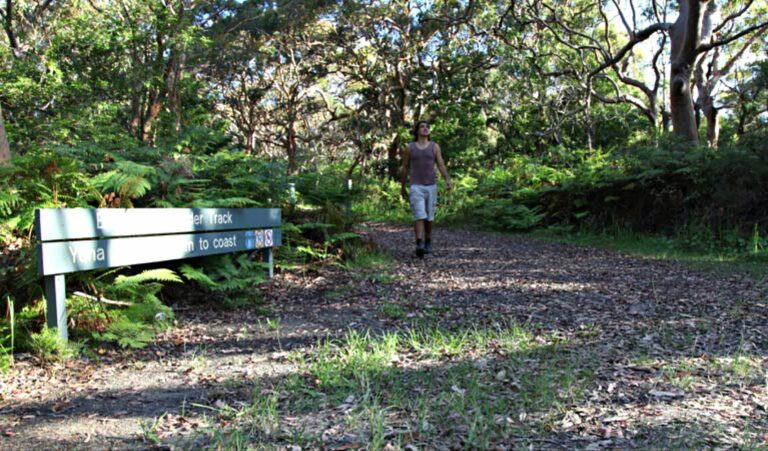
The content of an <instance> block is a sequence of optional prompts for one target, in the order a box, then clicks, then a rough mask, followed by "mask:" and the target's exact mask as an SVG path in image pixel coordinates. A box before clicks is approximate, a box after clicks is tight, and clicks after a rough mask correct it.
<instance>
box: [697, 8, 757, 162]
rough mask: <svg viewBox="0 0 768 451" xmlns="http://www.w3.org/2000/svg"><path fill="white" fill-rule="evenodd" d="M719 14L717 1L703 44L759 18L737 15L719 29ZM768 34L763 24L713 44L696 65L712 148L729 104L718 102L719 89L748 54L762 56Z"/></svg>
mask: <svg viewBox="0 0 768 451" xmlns="http://www.w3.org/2000/svg"><path fill="white" fill-rule="evenodd" d="M765 13H768V8H764V9H763V12H762V14H765ZM719 14H720V11H719V10H718V5H717V3H716V2H714V1H711V2H709V3H707V9H706V11H705V13H704V15H703V21H702V32H701V34H702V37H701V41H702V43H703V44H711V43H713V42H716V40H717V39H718V37H719V36H721V35H723V34H724V33H727V32H728V28H730V29H731V30H732V29H733V28H737V27H742V28H743V27H746V26H750V25H755V24H756V22H757V21H758V18H757V17H747V18H744V20H743V21H740V20H739V19H740V18H739V17H734V19H733V21H732V22H728V23H725V22H724V23H721V24H720V26H719V27H718V28H717V29H716V28H715V24H714V22H715V18H716V17H717V16H718V15H719ZM739 22H741V23H739ZM726 27H728V28H726ZM724 28H726V29H725V30H724ZM766 33H768V26H763V27H761V28H758V29H757V30H756V31H755V32H754V33H751V34H750V35H748V36H745V37H744V38H743V39H741V40H738V41H735V42H732V43H728V44H727V45H725V44H724V45H721V46H716V47H713V48H712V49H710V50H708V51H706V52H703V53H702V54H701V55H699V56H698V58H697V61H696V64H695V66H694V80H695V86H696V94H697V96H696V103H695V107H696V110H697V111H698V110H701V112H702V113H703V116H704V118H705V119H706V124H707V128H706V137H707V143H708V144H709V146H710V147H717V144H718V139H719V136H720V126H719V118H718V112H719V111H720V110H721V109H722V108H725V107H727V103H723V102H721V103H720V104H719V105H718V101H717V99H716V96H717V93H718V90H719V89H720V88H722V86H721V85H722V81H723V79H725V78H726V77H728V76H729V75H730V73H731V72H732V71H733V70H734V69H735V68H736V67H737V64H738V63H739V61H740V60H741V59H742V58H743V57H744V56H745V55H758V54H760V52H761V51H764V50H765V48H766V47H765V45H766V43H765V42H764V41H762V40H761V38H762V37H763V36H765V35H766ZM697 119H698V117H697Z"/></svg>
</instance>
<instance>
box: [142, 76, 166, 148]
mask: <svg viewBox="0 0 768 451" xmlns="http://www.w3.org/2000/svg"><path fill="white" fill-rule="evenodd" d="M148 97H149V100H148V102H147V112H146V114H145V115H144V121H143V122H142V123H141V142H142V144H149V145H152V144H154V143H153V139H152V125H153V124H154V122H155V119H157V116H159V115H160V108H161V107H162V104H161V100H162V98H161V95H160V92H159V90H157V89H153V90H152V91H151V92H150V93H149V96H148Z"/></svg>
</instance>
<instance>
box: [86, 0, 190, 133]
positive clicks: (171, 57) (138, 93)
mask: <svg viewBox="0 0 768 451" xmlns="http://www.w3.org/2000/svg"><path fill="white" fill-rule="evenodd" d="M198 6H199V5H198V4H197V2H196V1H195V0H148V1H139V0H117V1H105V2H103V5H102V6H95V8H96V9H97V10H98V11H99V12H101V13H102V14H106V15H108V17H109V18H110V19H111V21H112V26H113V27H115V28H116V29H119V30H120V31H121V34H122V39H124V49H125V51H126V52H127V54H126V55H125V66H124V67H123V68H122V69H123V73H122V74H121V75H122V76H123V77H124V79H125V80H126V81H127V82H128V87H127V89H128V90H129V95H128V98H129V117H128V121H127V127H128V129H129V130H130V132H131V134H132V135H133V136H134V137H136V138H137V139H139V140H140V141H141V142H143V143H147V144H154V142H155V137H156V131H157V130H156V121H157V119H158V117H159V116H160V113H161V111H162V110H163V109H164V108H165V109H167V110H168V111H169V112H170V113H171V114H172V116H173V118H174V119H173V129H174V131H175V132H176V133H178V132H179V130H180V128H181V118H182V106H181V105H180V86H181V83H182V80H183V78H184V77H190V76H192V73H193V68H191V67H190V66H189V64H188V58H189V55H190V50H191V49H192V48H193V47H194V46H195V45H199V44H200V43H201V42H202V38H203V37H202V33H201V29H200V27H199V26H198V24H196V23H195V10H196V8H197V7H198Z"/></svg>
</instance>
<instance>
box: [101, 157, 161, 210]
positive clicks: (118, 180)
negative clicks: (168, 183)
mask: <svg viewBox="0 0 768 451" xmlns="http://www.w3.org/2000/svg"><path fill="white" fill-rule="evenodd" d="M116 166H117V167H116V169H114V170H112V171H109V172H105V173H102V174H99V175H98V176H96V177H94V179H93V184H94V186H96V187H97V188H99V189H100V190H101V191H102V192H104V193H106V192H110V191H112V192H115V193H118V194H119V195H120V197H122V198H125V199H128V200H131V199H137V198H139V197H142V196H143V195H145V194H147V193H148V192H149V190H150V189H152V181H153V180H156V179H157V176H158V174H157V169H155V168H154V167H152V166H146V165H142V164H139V163H135V162H133V161H119V162H117V163H116Z"/></svg>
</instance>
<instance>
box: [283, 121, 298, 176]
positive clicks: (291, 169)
mask: <svg viewBox="0 0 768 451" xmlns="http://www.w3.org/2000/svg"><path fill="white" fill-rule="evenodd" d="M285 150H286V151H287V152H288V175H293V174H294V173H295V172H296V170H297V169H298V163H297V161H296V150H297V149H296V130H294V128H293V123H291V124H290V125H288V133H287V136H286V139H285Z"/></svg>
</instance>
